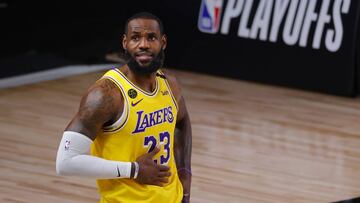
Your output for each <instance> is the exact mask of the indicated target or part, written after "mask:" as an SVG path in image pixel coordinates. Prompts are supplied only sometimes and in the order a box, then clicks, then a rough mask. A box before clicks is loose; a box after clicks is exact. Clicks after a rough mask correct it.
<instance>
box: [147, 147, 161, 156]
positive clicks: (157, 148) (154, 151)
mask: <svg viewBox="0 0 360 203" xmlns="http://www.w3.org/2000/svg"><path fill="white" fill-rule="evenodd" d="M159 151H160V148H159V147H158V146H156V147H155V148H154V149H153V150H152V151H151V152H149V156H150V157H153V156H155V155H156V154H157V153H159Z"/></svg>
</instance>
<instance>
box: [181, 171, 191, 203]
mask: <svg viewBox="0 0 360 203" xmlns="http://www.w3.org/2000/svg"><path fill="white" fill-rule="evenodd" d="M178 175H179V179H180V181H181V183H182V185H183V189H184V192H183V193H184V196H183V199H182V203H190V187H191V172H189V171H188V170H182V169H180V170H178Z"/></svg>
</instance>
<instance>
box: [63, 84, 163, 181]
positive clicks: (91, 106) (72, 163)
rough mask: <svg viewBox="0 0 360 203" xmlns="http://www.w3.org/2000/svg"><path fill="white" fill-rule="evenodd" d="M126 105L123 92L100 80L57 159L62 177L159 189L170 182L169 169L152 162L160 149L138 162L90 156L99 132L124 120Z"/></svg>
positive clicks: (69, 129) (71, 126) (85, 100)
mask: <svg viewBox="0 0 360 203" xmlns="http://www.w3.org/2000/svg"><path fill="white" fill-rule="evenodd" d="M123 102H124V101H123V98H122V96H121V93H120V90H119V89H118V88H117V87H116V85H115V84H114V83H113V82H111V81H110V80H106V79H102V80H99V81H98V82H97V83H96V84H95V85H94V86H92V87H91V88H90V89H89V91H88V92H87V94H86V95H85V96H84V97H83V98H82V100H81V104H80V108H79V111H78V113H77V114H76V115H75V117H74V118H73V120H72V121H71V122H70V124H69V125H68V127H67V128H66V131H65V132H64V135H63V138H62V140H61V142H60V145H59V150H58V154H57V158H56V171H57V173H58V174H60V175H72V176H88V177H94V178H97V179H108V178H111V179H112V178H134V179H135V181H137V182H138V183H140V184H150V185H158V186H162V185H163V183H164V182H165V183H166V182H167V181H168V177H169V176H170V172H169V167H168V166H162V165H157V164H155V163H154V162H153V161H152V157H153V156H154V155H155V153H157V152H158V151H159V149H156V150H154V151H153V152H152V153H149V154H144V155H142V156H140V157H138V158H137V160H136V162H121V161H114V160H106V159H103V158H99V157H95V156H91V155H90V154H89V151H90V145H91V143H92V141H93V140H94V139H95V138H96V135H97V133H98V132H99V130H101V128H102V127H103V126H104V125H109V124H112V123H113V122H115V121H116V120H117V119H118V118H119V117H120V116H121V114H122V112H121V109H123V108H122V107H123V105H124V103H123ZM119 147H121V146H119ZM136 168H137V169H138V170H135V169H136Z"/></svg>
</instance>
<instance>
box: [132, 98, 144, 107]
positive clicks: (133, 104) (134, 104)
mask: <svg viewBox="0 0 360 203" xmlns="http://www.w3.org/2000/svg"><path fill="white" fill-rule="evenodd" d="M143 99H144V98H142V99H140V100H139V101H137V102H135V103H134V102H133V101H132V102H131V106H132V107H134V106H136V105H137V104H138V103H140V102H141V101H142V100H143Z"/></svg>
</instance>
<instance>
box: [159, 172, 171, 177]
mask: <svg viewBox="0 0 360 203" xmlns="http://www.w3.org/2000/svg"><path fill="white" fill-rule="evenodd" d="M158 176H159V177H161V178H162V177H170V176H171V173H170V172H159V175H158Z"/></svg>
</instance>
